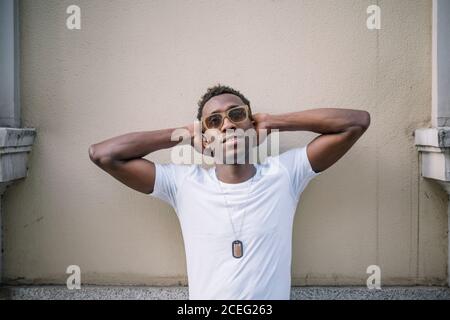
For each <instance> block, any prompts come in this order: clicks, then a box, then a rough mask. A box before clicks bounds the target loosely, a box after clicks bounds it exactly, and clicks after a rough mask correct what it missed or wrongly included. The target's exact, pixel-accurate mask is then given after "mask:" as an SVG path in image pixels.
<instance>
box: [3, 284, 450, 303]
mask: <svg viewBox="0 0 450 320" xmlns="http://www.w3.org/2000/svg"><path fill="white" fill-rule="evenodd" d="M0 297H1V298H2V299H7V300H186V299H188V289H187V287H131V286H129V287H125V286H124V287H110V286H82V287H81V289H80V290H68V289H67V288H66V287H65V286H6V287H2V288H0ZM291 299H292V300H450V288H447V287H385V288H382V289H381V290H369V289H367V288H365V287H293V288H292V293H291Z"/></svg>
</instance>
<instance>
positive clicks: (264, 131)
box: [252, 113, 270, 146]
mask: <svg viewBox="0 0 450 320" xmlns="http://www.w3.org/2000/svg"><path fill="white" fill-rule="evenodd" d="M269 118H270V115H269V114H268V113H255V114H253V115H252V119H253V125H254V126H255V131H256V139H257V140H256V141H257V145H258V146H259V145H260V144H261V143H262V142H264V140H265V139H266V138H267V137H268V136H269V134H270V126H269Z"/></svg>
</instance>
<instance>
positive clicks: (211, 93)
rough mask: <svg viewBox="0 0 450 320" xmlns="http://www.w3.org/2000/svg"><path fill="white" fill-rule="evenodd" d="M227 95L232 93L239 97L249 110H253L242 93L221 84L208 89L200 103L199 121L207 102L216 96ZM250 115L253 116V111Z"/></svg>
mask: <svg viewBox="0 0 450 320" xmlns="http://www.w3.org/2000/svg"><path fill="white" fill-rule="evenodd" d="M225 93H230V94H234V95H235V96H238V97H239V98H241V100H242V102H243V103H244V104H246V105H248V107H249V109H250V110H251V108H250V101H249V100H248V99H247V98H246V97H245V96H244V95H243V94H242V93H240V92H239V91H238V90H235V89H233V88H231V87H229V86H224V85H221V84H220V83H219V84H217V85H215V86H214V87H210V88H208V90H207V91H206V93H205V94H204V95H203V96H202V97H201V99H200V100H199V101H198V113H197V119H198V120H201V119H202V112H203V107H204V106H205V104H206V102H208V100H209V99H211V98H213V97H215V96H218V95H221V94H225ZM250 114H251V111H250Z"/></svg>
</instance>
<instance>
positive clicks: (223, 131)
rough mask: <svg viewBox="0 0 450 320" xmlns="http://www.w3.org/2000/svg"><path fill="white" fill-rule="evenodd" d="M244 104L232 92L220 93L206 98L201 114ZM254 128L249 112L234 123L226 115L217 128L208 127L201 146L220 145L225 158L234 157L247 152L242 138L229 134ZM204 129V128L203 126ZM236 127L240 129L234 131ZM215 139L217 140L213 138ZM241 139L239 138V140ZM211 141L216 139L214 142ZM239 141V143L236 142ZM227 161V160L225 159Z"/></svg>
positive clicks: (221, 110)
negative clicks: (242, 119) (243, 118)
mask: <svg viewBox="0 0 450 320" xmlns="http://www.w3.org/2000/svg"><path fill="white" fill-rule="evenodd" d="M242 105H244V102H242V100H241V98H239V97H238V96H235V95H234V94H229V93H225V94H221V95H219V96H215V97H213V98H211V99H210V100H208V102H207V103H206V104H205V106H204V107H203V112H202V116H203V118H204V117H207V116H209V115H211V114H214V113H220V112H225V111H227V110H230V109H232V108H235V107H237V106H242ZM251 128H254V124H253V121H252V120H251V115H250V112H249V117H248V118H247V119H245V120H244V121H242V122H238V123H234V122H232V121H230V119H228V118H227V117H225V118H224V119H223V123H222V126H221V127H220V128H218V129H209V130H207V132H205V133H206V140H207V141H206V140H204V141H203V146H204V147H205V148H206V147H208V146H209V147H213V145H214V146H217V147H219V148H220V147H221V148H222V150H223V154H224V155H225V156H226V158H227V159H230V157H231V158H232V159H234V158H235V157H236V155H238V154H240V153H242V152H245V154H246V155H247V154H248V151H249V150H248V148H246V147H245V143H243V140H242V139H243V138H242V137H241V138H239V137H238V138H237V139H233V138H230V136H233V135H235V134H239V132H241V133H242V130H243V131H246V130H247V129H251ZM203 129H204V130H205V128H203ZM237 129H242V130H238V131H235V130H237ZM214 139H217V140H214ZM239 139H241V140H239ZM213 141H216V143H214V142H213ZM238 141H239V144H238ZM227 163H228V161H227Z"/></svg>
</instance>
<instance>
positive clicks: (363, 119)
mask: <svg viewBox="0 0 450 320" xmlns="http://www.w3.org/2000/svg"><path fill="white" fill-rule="evenodd" d="M357 126H358V127H360V128H361V129H362V131H363V132H365V131H366V130H367V129H368V128H369V126H370V113H369V112H367V111H364V110H358V117H357Z"/></svg>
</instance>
